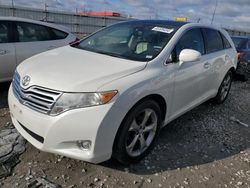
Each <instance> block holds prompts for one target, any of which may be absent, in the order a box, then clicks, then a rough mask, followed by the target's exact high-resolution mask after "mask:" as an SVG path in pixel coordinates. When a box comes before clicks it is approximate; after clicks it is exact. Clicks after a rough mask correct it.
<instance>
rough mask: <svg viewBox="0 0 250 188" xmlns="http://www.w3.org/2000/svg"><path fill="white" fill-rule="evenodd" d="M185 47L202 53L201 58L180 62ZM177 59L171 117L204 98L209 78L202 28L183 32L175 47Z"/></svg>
mask: <svg viewBox="0 0 250 188" xmlns="http://www.w3.org/2000/svg"><path fill="white" fill-rule="evenodd" d="M183 49H193V50H197V51H199V52H200V53H201V55H202V56H201V58H200V60H198V61H194V62H184V63H182V64H181V63H180V62H179V54H180V52H181V51H182V50H183ZM174 53H175V61H176V73H175V86H174V97H173V103H172V108H171V111H172V112H171V117H170V119H173V118H175V117H176V116H179V115H181V114H182V113H184V112H186V111H187V110H189V109H190V108H191V107H193V106H194V105H195V104H197V103H199V102H200V101H201V100H202V96H203V94H204V90H203V85H204V84H206V80H207V76H208V75H207V73H206V71H207V69H205V68H204V63H205V62H206V61H207V59H206V57H205V56H204V54H205V48H204V41H203V36H202V33H201V29H199V28H193V29H191V30H188V31H187V32H185V33H184V34H183V36H182V37H181V38H180V40H179V41H178V42H177V44H176V47H175V49H174Z"/></svg>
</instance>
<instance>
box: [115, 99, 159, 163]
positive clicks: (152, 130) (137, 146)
mask: <svg viewBox="0 0 250 188" xmlns="http://www.w3.org/2000/svg"><path fill="white" fill-rule="evenodd" d="M161 123H162V119H161V111H160V107H159V105H158V104H157V103H156V102H154V101H152V100H147V101H144V102H142V103H140V104H138V105H136V106H135V107H134V108H132V110H130V111H129V113H128V114H127V115H126V117H125V119H124V120H123V122H122V124H121V127H120V128H119V130H118V133H117V135H116V139H115V143H114V148H113V157H114V158H116V159H117V160H118V161H119V162H121V163H123V164H129V163H134V162H138V161H139V160H141V159H142V158H143V157H144V156H145V155H147V154H148V153H149V151H150V150H151V149H152V147H153V144H154V142H155V139H156V137H157V135H158V133H159V129H160V126H161Z"/></svg>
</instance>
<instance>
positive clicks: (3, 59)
mask: <svg viewBox="0 0 250 188" xmlns="http://www.w3.org/2000/svg"><path fill="white" fill-rule="evenodd" d="M11 28H12V24H11V22H8V21H0V82H3V81H9V80H11V78H12V76H13V73H14V71H15V68H16V58H15V46H14V43H13V42H12V33H11V31H12V29H11Z"/></svg>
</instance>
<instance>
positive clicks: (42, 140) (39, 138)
mask: <svg viewBox="0 0 250 188" xmlns="http://www.w3.org/2000/svg"><path fill="white" fill-rule="evenodd" d="M18 123H19V124H20V125H21V127H22V128H23V129H24V130H25V131H26V132H27V133H29V135H30V136H32V137H33V138H34V139H36V140H37V141H39V142H41V143H43V142H44V138H43V137H41V136H39V135H38V134H36V133H34V132H32V131H31V130H29V129H28V128H26V127H25V126H24V125H22V124H21V123H20V122H18Z"/></svg>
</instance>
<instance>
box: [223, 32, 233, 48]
mask: <svg viewBox="0 0 250 188" xmlns="http://www.w3.org/2000/svg"><path fill="white" fill-rule="evenodd" d="M221 37H222V40H223V45H224V48H225V49H228V48H231V47H232V46H231V44H230V42H229V41H228V40H227V38H226V37H225V36H224V35H223V34H222V33H221Z"/></svg>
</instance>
